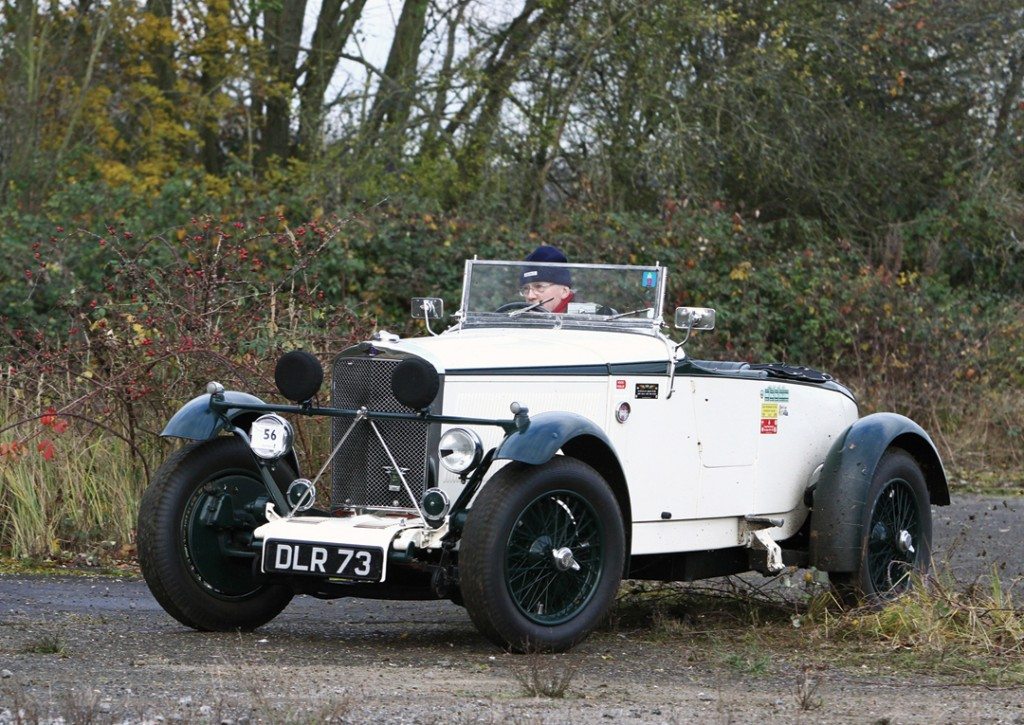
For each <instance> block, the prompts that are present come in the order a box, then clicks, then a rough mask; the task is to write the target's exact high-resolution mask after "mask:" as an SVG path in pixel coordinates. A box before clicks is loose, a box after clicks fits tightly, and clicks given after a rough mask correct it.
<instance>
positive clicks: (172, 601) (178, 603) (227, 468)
mask: <svg viewBox="0 0 1024 725" xmlns="http://www.w3.org/2000/svg"><path fill="white" fill-rule="evenodd" d="M274 477H275V480H276V481H277V483H278V485H286V484H287V483H288V482H290V481H291V480H292V479H293V478H294V474H293V473H292V471H291V470H290V469H289V467H288V466H287V464H285V463H283V462H279V463H278V464H277V466H276V470H275V472H274ZM225 494H226V495H228V496H230V502H231V509H232V510H234V511H238V512H242V511H244V509H245V506H246V505H247V504H250V503H252V502H253V501H255V500H256V499H257V498H259V497H260V496H266V495H267V492H266V487H265V486H264V484H263V481H262V479H261V478H260V475H259V472H258V469H257V467H256V464H255V462H254V461H253V456H252V453H251V452H250V451H249V449H248V447H247V446H246V445H245V444H244V443H243V442H242V441H241V440H240V439H238V438H235V437H218V438H213V439H211V440H208V441H201V442H198V443H192V444H189V445H187V446H185V447H184V448H182V449H180V450H178V451H176V452H175V453H174V454H172V455H171V456H170V457H169V458H168V459H167V460H166V461H165V462H164V463H163V465H161V466H160V468H159V469H157V472H156V474H155V475H154V476H153V480H152V481H151V482H150V485H149V487H148V488H147V489H146V492H145V493H144V494H143V496H142V502H141V504H140V506H139V520H138V548H139V565H140V567H141V569H142V575H143V577H145V579H146V584H148V585H149V590H150V591H151V592H152V593H153V596H154V597H155V598H156V600H157V602H159V603H160V606H162V607H163V608H164V609H165V610H166V611H167V613H168V614H170V615H171V616H172V617H174V618H175V619H177V620H178V621H179V622H181V623H182V624H184V625H186V626H188V627H192V628H194V629H198V630H204V631H234V630H251V629H255V628H256V627H259V626H260V625H262V624H266V623H267V622H269V621H270V620H271V619H273V618H274V617H276V616H277V615H278V614H280V613H281V610H283V609H284V608H285V607H286V606H287V605H288V602H289V601H291V598H292V591H291V589H290V588H289V587H287V586H284V585H280V584H266V583H263V582H260V581H258V580H257V578H256V574H255V572H254V568H253V564H254V560H253V559H252V558H244V557H227V556H224V555H222V554H221V549H220V545H221V543H223V542H224V541H225V540H228V541H230V542H231V543H232V544H233V545H234V546H235V547H236V548H239V549H242V548H243V547H244V541H245V538H246V534H247V533H248V532H250V531H252V529H254V528H255V527H256V526H257V525H259V524H261V523H263V522H264V519H263V516H262V514H261V513H257V514H256V515H255V516H251V517H250V519H249V522H248V523H246V524H244V525H236V526H233V527H231V528H229V529H225V528H224V527H222V526H221V527H213V526H208V525H207V524H206V523H204V522H203V521H202V519H201V516H202V514H203V512H204V510H205V509H206V507H207V505H208V504H211V503H215V502H216V498H218V497H222V496H224V495H225ZM250 514H251V512H250Z"/></svg>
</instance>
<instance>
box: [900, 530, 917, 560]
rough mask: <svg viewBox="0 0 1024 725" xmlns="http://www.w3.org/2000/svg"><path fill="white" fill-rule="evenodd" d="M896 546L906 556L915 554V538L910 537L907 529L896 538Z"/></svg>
mask: <svg viewBox="0 0 1024 725" xmlns="http://www.w3.org/2000/svg"><path fill="white" fill-rule="evenodd" d="M896 546H897V548H899V550H900V551H901V552H903V553H904V554H913V553H914V551H915V550H914V537H913V536H911V535H910V532H909V531H907V530H906V529H903V530H902V531H900V535H899V536H898V537H897V538H896Z"/></svg>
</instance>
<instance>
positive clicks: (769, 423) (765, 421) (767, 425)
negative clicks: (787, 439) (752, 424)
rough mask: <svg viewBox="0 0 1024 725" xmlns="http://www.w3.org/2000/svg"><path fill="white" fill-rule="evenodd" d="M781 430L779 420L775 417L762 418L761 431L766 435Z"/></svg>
mask: <svg viewBox="0 0 1024 725" xmlns="http://www.w3.org/2000/svg"><path fill="white" fill-rule="evenodd" d="M778 432H779V421H778V420H775V419H774V418H762V419H761V433H762V434H765V435H775V434H776V433H778Z"/></svg>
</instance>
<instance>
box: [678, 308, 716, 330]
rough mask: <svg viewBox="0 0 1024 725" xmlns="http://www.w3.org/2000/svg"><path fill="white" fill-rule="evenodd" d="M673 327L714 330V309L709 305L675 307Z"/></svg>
mask: <svg viewBox="0 0 1024 725" xmlns="http://www.w3.org/2000/svg"><path fill="white" fill-rule="evenodd" d="M675 328H676V329H677V330H714V329H715V311H714V310H713V309H711V308H710V307H677V308H676V315H675Z"/></svg>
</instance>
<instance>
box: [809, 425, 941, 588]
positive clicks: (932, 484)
mask: <svg viewBox="0 0 1024 725" xmlns="http://www.w3.org/2000/svg"><path fill="white" fill-rule="evenodd" d="M890 448H899V449H902V450H904V451H906V452H907V453H909V454H910V455H911V456H913V458H914V460H915V461H916V462H917V464H918V465H919V466H920V467H921V471H922V472H923V473H924V478H925V483H926V484H927V486H928V497H929V499H930V500H931V503H932V504H933V505H935V506H948V505H949V487H948V484H947V482H946V473H945V470H944V469H943V467H942V461H941V460H940V458H939V453H938V451H937V450H936V448H935V444H934V443H932V439H931V438H929V437H928V434H927V433H925V432H924V430H923V429H922V428H921V426H919V425H918V424H917V423H915V422H914V421H912V420H910V419H909V418H906V417H904V416H902V415H897V414H895V413H874V414H872V415H868V416H865V417H863V418H861V419H860V420H858V421H856V422H855V423H854V424H853V425H851V426H850V427H849V428H847V429H846V433H844V434H843V435H842V436H840V437H839V439H838V440H837V441H836V442H835V443H834V444H832V448H831V449H830V450H829V452H828V455H827V456H826V457H825V464H824V466H823V467H822V470H821V478H820V479H819V480H818V484H817V486H815V489H814V501H813V506H812V513H811V541H810V559H811V561H810V563H811V565H812V566H814V567H817V568H818V569H821V570H823V571H834V572H846V571H854V570H855V569H856V568H857V561H858V557H859V555H860V534H861V522H862V520H863V515H864V507H865V506H866V505H867V493H868V488H869V487H870V486H871V480H872V478H874V475H875V468H876V467H877V466H878V462H879V461H880V460H881V459H882V456H884V455H885V452H886V451H887V450H889V449H890Z"/></svg>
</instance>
